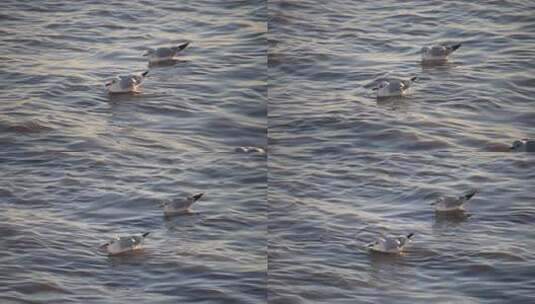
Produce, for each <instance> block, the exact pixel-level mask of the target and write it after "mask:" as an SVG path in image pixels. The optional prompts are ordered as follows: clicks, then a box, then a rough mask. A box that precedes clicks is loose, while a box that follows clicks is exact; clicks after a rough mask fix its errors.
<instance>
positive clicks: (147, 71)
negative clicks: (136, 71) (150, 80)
mask: <svg viewBox="0 0 535 304" xmlns="http://www.w3.org/2000/svg"><path fill="white" fill-rule="evenodd" d="M148 74H149V70H146V71H145V72H143V73H141V76H143V77H145V76H147V75H148Z"/></svg>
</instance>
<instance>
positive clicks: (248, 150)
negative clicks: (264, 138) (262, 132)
mask: <svg viewBox="0 0 535 304" xmlns="http://www.w3.org/2000/svg"><path fill="white" fill-rule="evenodd" d="M236 152H242V153H258V154H266V150H264V149H262V148H259V147H252V146H247V147H238V148H236Z"/></svg>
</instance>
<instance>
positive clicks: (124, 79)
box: [105, 71, 149, 94]
mask: <svg viewBox="0 0 535 304" xmlns="http://www.w3.org/2000/svg"><path fill="white" fill-rule="evenodd" d="M148 73H149V71H145V72H143V73H141V74H130V75H119V76H117V77H115V78H114V79H113V80H112V81H110V82H108V83H106V85H105V86H106V88H107V89H108V93H110V94H114V93H132V92H139V87H140V86H141V83H142V82H143V79H145V76H147V74H148Z"/></svg>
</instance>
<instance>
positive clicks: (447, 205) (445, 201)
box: [431, 189, 478, 212]
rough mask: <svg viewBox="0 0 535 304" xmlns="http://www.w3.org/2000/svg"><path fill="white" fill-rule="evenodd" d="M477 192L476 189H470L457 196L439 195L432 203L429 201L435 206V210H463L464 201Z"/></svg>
mask: <svg viewBox="0 0 535 304" xmlns="http://www.w3.org/2000/svg"><path fill="white" fill-rule="evenodd" d="M477 192H478V190H477V189H471V190H470V191H468V192H466V193H465V194H464V195H461V196H459V197H454V196H441V197H439V198H438V199H437V200H436V201H435V202H434V203H431V205H433V206H435V211H436V212H455V211H463V210H464V208H463V205H464V203H466V202H467V201H468V200H469V199H471V198H472V197H473V196H474V195H476V193H477Z"/></svg>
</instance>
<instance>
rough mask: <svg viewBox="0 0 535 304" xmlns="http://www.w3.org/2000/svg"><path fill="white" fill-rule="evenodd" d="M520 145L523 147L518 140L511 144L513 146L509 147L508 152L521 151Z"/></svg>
mask: <svg viewBox="0 0 535 304" xmlns="http://www.w3.org/2000/svg"><path fill="white" fill-rule="evenodd" d="M522 145H524V143H523V142H522V141H520V140H515V141H514V142H513V145H512V146H511V147H509V149H510V150H513V151H519V150H521V149H522Z"/></svg>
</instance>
